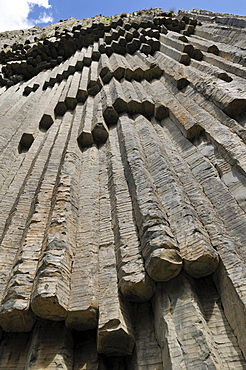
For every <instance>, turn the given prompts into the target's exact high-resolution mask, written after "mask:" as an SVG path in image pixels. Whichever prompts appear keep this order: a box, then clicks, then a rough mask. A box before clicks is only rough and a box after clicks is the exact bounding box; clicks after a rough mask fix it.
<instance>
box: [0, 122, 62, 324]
mask: <svg viewBox="0 0 246 370" xmlns="http://www.w3.org/2000/svg"><path fill="white" fill-rule="evenodd" d="M59 123H60V122H57V125H56V124H55V125H54V126H53V130H51V131H50V132H49V135H48V138H47V139H46V141H45V143H44V145H43V146H41V149H39V150H38V151H37V154H36V156H35V157H34V160H33V162H32V163H31V164H32V166H30V163H29V166H28V168H27V169H25V170H26V171H27V174H26V177H25V178H24V181H23V184H22V186H21V187H20V189H19V193H18V196H17V198H16V199H13V201H14V203H13V205H12V206H10V207H9V208H10V214H9V217H8V218H7V222H6V225H5V231H4V233H3V235H2V239H1V253H0V260H1V281H0V284H1V291H0V294H1V304H2V299H3V297H4V295H5V294H6V289H7V286H8V284H9V279H10V278H11V274H12V273H14V271H15V269H17V270H18V263H16V258H17V260H18V255H19V253H20V251H19V249H20V248H21V244H22V241H23V238H24V237H25V235H26V233H27V231H28V227H29V222H30V218H32V216H33V212H34V209H35V202H36V196H37V189H39V186H40V183H41V182H42V179H43V176H44V173H45V170H46V167H47V163H48V161H49V155H50V153H51V149H50V147H51V148H52V147H53V145H54V142H55V140H56V136H57V131H58V130H59ZM11 191H12V189H11V188H10V194H9V196H8V197H6V200H7V202H9V198H11ZM7 208H8V207H7ZM11 210H12V212H11ZM13 210H15V212H13ZM3 215H4V214H3ZM23 215H24V216H25V217H23ZM20 261H21V257H20ZM33 273H34V274H35V271H34V272H32V274H33ZM20 276H22V277H23V274H22V275H20ZM27 279H28V277H27ZM19 284H21V281H20V282H19ZM14 289H17V290H18V291H19V292H18V294H17V295H16V297H18V295H20V296H21V294H22V289H21V288H20V289H19V288H18V285H17V287H16V288H14ZM23 293H24V292H23ZM14 297H15V293H14V296H13V299H14ZM10 298H11V296H10ZM9 314H11V305H10V311H9ZM3 320H4V319H3ZM20 320H21V319H20ZM33 320H34V317H32V315H31V317H30V320H29V322H24V323H23V322H21V321H20V323H19V324H18V321H19V318H18V312H16V321H17V322H16V323H14V321H13V323H14V325H13V328H12V330H14V331H15V330H18V325H20V330H22V329H21V328H22V326H23V325H24V326H25V325H27V327H28V328H29V327H30V329H31V327H32V325H33ZM0 321H1V320H0ZM9 324H11V321H10V322H9ZM1 325H2V324H1Z"/></svg>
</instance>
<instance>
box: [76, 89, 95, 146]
mask: <svg viewBox="0 0 246 370" xmlns="http://www.w3.org/2000/svg"><path fill="white" fill-rule="evenodd" d="M94 104H95V99H94V98H93V97H92V96H89V97H88V99H87V100H86V103H85V104H84V105H83V112H82V115H81V123H80V127H79V130H78V138H77V140H78V144H79V146H80V147H81V148H82V149H83V148H85V147H87V146H90V145H92V144H93V141H94V140H93V136H92V132H91V129H92V123H93V112H94Z"/></svg>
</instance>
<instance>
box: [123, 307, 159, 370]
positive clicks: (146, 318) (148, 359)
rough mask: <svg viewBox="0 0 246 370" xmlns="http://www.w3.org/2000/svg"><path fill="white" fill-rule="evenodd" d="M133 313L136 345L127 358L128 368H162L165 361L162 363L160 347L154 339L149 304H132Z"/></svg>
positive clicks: (139, 369)
mask: <svg viewBox="0 0 246 370" xmlns="http://www.w3.org/2000/svg"><path fill="white" fill-rule="evenodd" d="M133 314H134V324H135V338H136V346H135V348H134V351H133V354H132V356H131V358H128V366H129V367H128V368H129V370H135V369H138V370H162V369H163V366H166V363H165V364H163V360H162V356H161V348H160V346H159V345H158V343H157V340H156V334H155V330H154V317H153V311H152V307H151V304H150V303H144V304H143V303H142V304H136V305H134V309H133ZM143 323H144V325H143Z"/></svg>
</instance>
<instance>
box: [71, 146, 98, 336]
mask: <svg viewBox="0 0 246 370" xmlns="http://www.w3.org/2000/svg"><path fill="white" fill-rule="evenodd" d="M98 176H99V158H98V149H97V147H96V146H95V145H93V146H92V147H90V148H87V149H86V150H85V151H84V152H83V157H82V158H80V179H79V184H78V188H79V190H78V224H77V232H76V251H75V255H74V260H73V266H72V275H71V287H70V297H69V305H68V314H67V318H66V325H67V326H68V327H71V328H74V329H76V330H89V329H93V328H96V327H97V320H98V253H99V234H98V229H99V200H98V199H99V178H98Z"/></svg>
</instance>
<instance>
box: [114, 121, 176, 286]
mask: <svg viewBox="0 0 246 370" xmlns="http://www.w3.org/2000/svg"><path fill="white" fill-rule="evenodd" d="M118 135H119V143H120V149H121V156H122V159H123V164H124V167H125V177H126V179H127V182H128V187H129V191H130V194H131V197H132V202H133V207H134V214H135V219H136V223H137V226H138V230H139V234H140V241H141V248H142V254H143V257H144V259H145V267H146V269H147V272H148V274H149V275H150V277H152V278H153V280H156V281H166V280H169V279H171V278H173V277H175V276H176V275H177V274H179V272H180V270H181V268H182V258H181V257H180V255H179V252H178V247H177V244H176V240H175V238H174V236H173V235H172V232H171V230H170V227H169V222H168V220H167V216H166V214H165V212H164V209H163V207H162V205H161V202H160V199H159V198H158V196H157V193H156V189H155V185H154V183H153V180H152V178H151V176H150V174H149V173H148V171H147V170H146V168H145V163H144V153H143V151H142V149H141V145H140V143H139V140H138V139H137V134H136V131H135V129H134V126H133V121H132V120H131V119H130V118H129V117H128V116H127V115H122V116H121V117H120V118H119V122H118Z"/></svg>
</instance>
